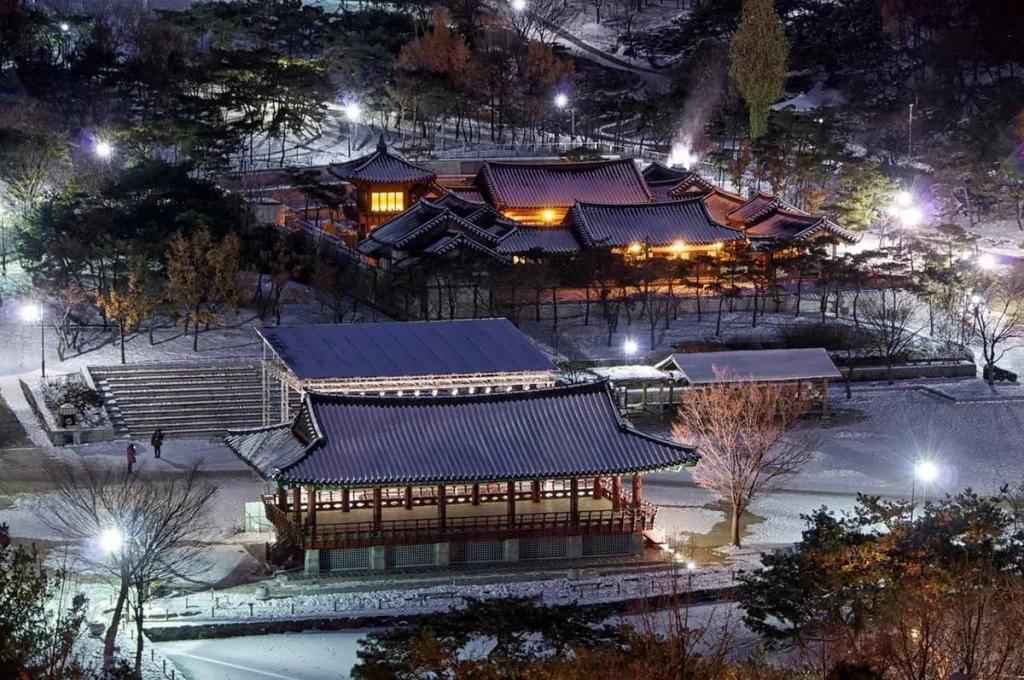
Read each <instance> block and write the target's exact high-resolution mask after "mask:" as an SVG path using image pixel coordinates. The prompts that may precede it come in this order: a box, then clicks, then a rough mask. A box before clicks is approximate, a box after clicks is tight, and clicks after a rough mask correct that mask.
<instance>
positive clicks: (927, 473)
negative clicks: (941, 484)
mask: <svg viewBox="0 0 1024 680" xmlns="http://www.w3.org/2000/svg"><path fill="white" fill-rule="evenodd" d="M938 478H939V466H938V465H936V464H935V463H934V462H933V461H930V460H927V459H925V460H922V459H920V458H915V459H914V476H913V477H912V478H911V482H910V521H911V522H913V521H914V501H915V500H916V495H917V480H919V479H920V480H921V483H922V484H932V483H934V482H935V480H936V479H938ZM925 493H926V494H927V487H925Z"/></svg>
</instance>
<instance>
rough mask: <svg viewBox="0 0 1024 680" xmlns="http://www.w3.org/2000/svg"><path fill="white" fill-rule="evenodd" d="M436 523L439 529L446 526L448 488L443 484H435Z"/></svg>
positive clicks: (443, 528) (442, 529)
mask: <svg viewBox="0 0 1024 680" xmlns="http://www.w3.org/2000/svg"><path fill="white" fill-rule="evenodd" d="M437 523H438V526H440V527H441V531H444V530H445V528H446V527H447V526H448V489H447V488H446V487H445V485H444V484H439V485H438V486H437Z"/></svg>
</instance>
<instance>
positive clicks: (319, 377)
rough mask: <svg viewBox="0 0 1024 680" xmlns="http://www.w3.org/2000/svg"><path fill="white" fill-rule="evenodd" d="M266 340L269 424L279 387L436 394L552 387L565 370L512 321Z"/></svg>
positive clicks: (346, 328)
mask: <svg viewBox="0 0 1024 680" xmlns="http://www.w3.org/2000/svg"><path fill="white" fill-rule="evenodd" d="M256 332H257V333H258V334H259V336H260V338H261V339H262V340H263V424H264V425H271V424H272V423H271V418H270V413H271V409H270V394H271V392H272V390H273V383H275V382H276V383H278V387H279V389H280V398H281V420H282V421H286V420H289V419H290V415H289V411H290V402H291V394H292V392H293V391H294V392H297V393H298V394H299V395H302V394H305V393H307V392H319V393H323V394H353V395H365V394H371V395H378V396H384V395H394V396H397V397H403V396H413V397H419V396H424V397H426V396H433V395H437V394H440V393H445V394H460V393H465V394H475V393H476V392H478V391H479V392H485V393H486V392H491V391H494V390H504V391H513V390H529V389H537V388H541V387H550V386H552V385H554V384H555V381H556V380H557V379H558V369H557V367H556V366H555V365H554V364H553V363H551V360H550V359H548V357H547V356H545V354H544V353H543V352H541V351H540V350H539V349H538V348H537V346H536V345H534V344H533V342H531V341H530V339H529V338H527V337H526V336H525V335H523V334H522V333H521V332H520V331H519V330H518V329H517V328H516V327H515V326H513V325H512V323H511V322H509V321H508V320H507V319H474V320H460V321H429V322H428V321H411V322H406V323H390V322H389V323H360V324H323V325H314V326H271V327H266V328H262V329H259V330H257V331H256Z"/></svg>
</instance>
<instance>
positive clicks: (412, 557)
mask: <svg viewBox="0 0 1024 680" xmlns="http://www.w3.org/2000/svg"><path fill="white" fill-rule="evenodd" d="M436 563H437V553H436V552H435V549H434V544H433V543H427V544H424V545H396V546H388V549H387V566H388V569H392V568H398V569H401V568H402V567H432V566H434V565H435V564H436Z"/></svg>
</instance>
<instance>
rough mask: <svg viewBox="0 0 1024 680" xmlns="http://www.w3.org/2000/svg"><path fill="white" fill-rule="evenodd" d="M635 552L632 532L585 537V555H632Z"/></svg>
mask: <svg viewBox="0 0 1024 680" xmlns="http://www.w3.org/2000/svg"><path fill="white" fill-rule="evenodd" d="M632 553H633V535H632V534H605V535H598V536H584V537H583V556H584V557H600V556H602V555H631V554H632Z"/></svg>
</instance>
